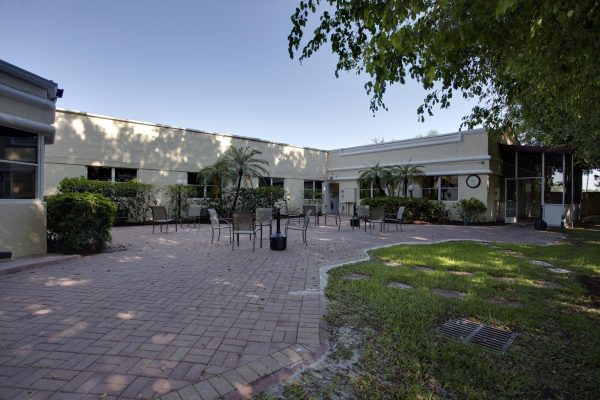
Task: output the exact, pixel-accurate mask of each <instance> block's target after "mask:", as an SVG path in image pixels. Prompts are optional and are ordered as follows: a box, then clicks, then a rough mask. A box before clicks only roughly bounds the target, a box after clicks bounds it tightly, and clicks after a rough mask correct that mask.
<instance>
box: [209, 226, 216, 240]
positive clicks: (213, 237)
mask: <svg viewBox="0 0 600 400" xmlns="http://www.w3.org/2000/svg"><path fill="white" fill-rule="evenodd" d="M213 240H215V228H212V236H211V237H210V244H213Z"/></svg>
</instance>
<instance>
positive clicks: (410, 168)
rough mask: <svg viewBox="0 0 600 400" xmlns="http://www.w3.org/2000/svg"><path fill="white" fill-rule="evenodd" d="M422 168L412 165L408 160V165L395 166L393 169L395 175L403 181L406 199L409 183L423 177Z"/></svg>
mask: <svg viewBox="0 0 600 400" xmlns="http://www.w3.org/2000/svg"><path fill="white" fill-rule="evenodd" d="M422 168H423V166H422V165H414V164H410V160H408V163H406V164H401V165H394V166H393V167H392V173H393V175H394V176H396V177H398V179H399V180H401V181H402V189H403V192H404V197H407V194H408V181H409V180H412V179H415V178H416V177H418V176H421V175H423V169H422Z"/></svg>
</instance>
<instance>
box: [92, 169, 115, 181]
mask: <svg viewBox="0 0 600 400" xmlns="http://www.w3.org/2000/svg"><path fill="white" fill-rule="evenodd" d="M87 178H88V179H91V180H93V181H112V168H107V167H87Z"/></svg>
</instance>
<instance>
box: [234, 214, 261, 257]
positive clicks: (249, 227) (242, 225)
mask: <svg viewBox="0 0 600 400" xmlns="http://www.w3.org/2000/svg"><path fill="white" fill-rule="evenodd" d="M233 235H234V236H236V237H237V245H238V247H240V235H248V236H249V237H250V239H253V238H254V240H253V241H252V251H254V248H255V247H256V229H255V227H254V221H253V220H252V213H250V212H246V211H240V212H234V213H233ZM234 241H235V240H233V241H232V242H231V250H233V248H234V243H233V242H234Z"/></svg>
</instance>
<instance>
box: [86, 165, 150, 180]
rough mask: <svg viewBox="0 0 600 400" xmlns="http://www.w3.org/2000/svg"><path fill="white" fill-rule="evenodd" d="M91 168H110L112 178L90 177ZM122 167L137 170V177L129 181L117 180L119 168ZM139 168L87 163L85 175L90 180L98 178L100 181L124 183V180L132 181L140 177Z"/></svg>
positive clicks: (122, 168)
mask: <svg viewBox="0 0 600 400" xmlns="http://www.w3.org/2000/svg"><path fill="white" fill-rule="evenodd" d="M90 168H104V169H110V180H102V179H90V177H89V172H90V171H89V169H90ZM118 169H121V170H131V171H135V178H132V179H130V180H128V181H117V180H116V178H117V170H118ZM139 172H140V170H139V168H126V167H108V166H106V165H86V166H85V177H86V179H90V180H98V181H103V182H112V183H124V182H131V181H133V180H137V179H139Z"/></svg>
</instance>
